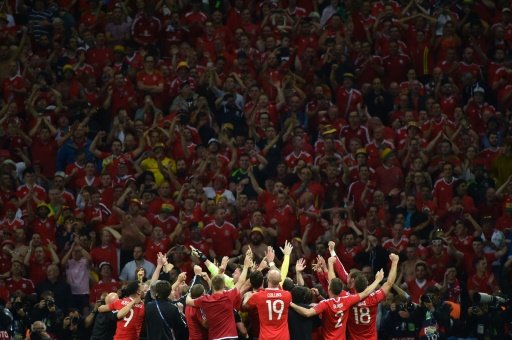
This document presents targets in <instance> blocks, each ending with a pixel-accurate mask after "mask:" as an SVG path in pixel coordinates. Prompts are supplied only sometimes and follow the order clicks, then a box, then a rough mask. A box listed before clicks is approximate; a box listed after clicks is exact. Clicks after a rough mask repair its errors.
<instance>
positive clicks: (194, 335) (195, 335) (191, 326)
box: [185, 306, 208, 340]
mask: <svg viewBox="0 0 512 340" xmlns="http://www.w3.org/2000/svg"><path fill="white" fill-rule="evenodd" d="M185 318H186V319H187V327H188V337H189V339H197V340H204V339H208V329H206V328H204V327H203V324H202V322H203V321H205V320H206V317H205V315H204V313H203V311H202V310H201V309H200V308H197V307H192V306H187V308H186V309H185Z"/></svg>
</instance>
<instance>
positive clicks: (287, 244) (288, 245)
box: [280, 241, 293, 256]
mask: <svg viewBox="0 0 512 340" xmlns="http://www.w3.org/2000/svg"><path fill="white" fill-rule="evenodd" d="M280 249H281V251H282V252H283V254H284V255H288V256H289V255H290V254H291V253H292V250H293V246H292V244H291V243H290V242H288V241H285V243H284V249H283V248H280Z"/></svg>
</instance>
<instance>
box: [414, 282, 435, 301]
mask: <svg viewBox="0 0 512 340" xmlns="http://www.w3.org/2000/svg"><path fill="white" fill-rule="evenodd" d="M435 284H436V283H435V282H434V281H432V280H425V283H424V284H423V285H422V286H421V287H420V286H419V285H418V282H417V281H416V280H411V281H409V282H407V289H408V291H409V295H410V296H411V301H412V302H414V303H420V297H421V296H422V295H423V294H425V292H426V291H427V288H429V287H432V286H434V285H435Z"/></svg>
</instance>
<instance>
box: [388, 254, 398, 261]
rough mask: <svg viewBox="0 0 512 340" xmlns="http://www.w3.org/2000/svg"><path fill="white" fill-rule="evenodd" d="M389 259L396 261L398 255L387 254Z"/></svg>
mask: <svg viewBox="0 0 512 340" xmlns="http://www.w3.org/2000/svg"><path fill="white" fill-rule="evenodd" d="M389 259H390V260H391V262H398V260H400V256H398V255H397V254H393V253H391V254H389Z"/></svg>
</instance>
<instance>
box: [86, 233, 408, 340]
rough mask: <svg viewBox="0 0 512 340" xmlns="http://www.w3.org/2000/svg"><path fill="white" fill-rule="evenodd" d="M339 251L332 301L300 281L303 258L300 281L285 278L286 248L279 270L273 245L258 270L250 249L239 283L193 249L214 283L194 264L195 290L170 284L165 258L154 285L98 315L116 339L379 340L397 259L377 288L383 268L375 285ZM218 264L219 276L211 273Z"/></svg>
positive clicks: (331, 266) (330, 269)
mask: <svg viewBox="0 0 512 340" xmlns="http://www.w3.org/2000/svg"><path fill="white" fill-rule="evenodd" d="M334 248H335V244H334V242H329V252H330V257H329V258H328V261H327V271H326V272H325V279H326V281H327V285H328V291H327V292H325V294H326V295H327V296H328V298H323V297H322V296H321V295H320V294H319V291H318V289H316V288H313V289H309V288H306V287H305V286H304V281H303V279H302V277H301V276H300V272H301V271H302V270H303V269H304V266H305V264H304V262H305V261H304V260H303V259H299V260H298V261H297V264H296V272H297V283H293V282H292V281H291V280H290V278H287V277H286V273H287V271H288V266H289V261H290V253H291V250H292V246H291V244H290V243H288V242H286V245H285V247H284V249H282V250H283V254H284V258H283V261H282V266H281V268H280V269H278V268H277V267H276V264H275V263H274V261H273V260H274V258H275V253H274V250H273V249H272V247H268V250H267V252H266V256H265V258H264V259H263V261H261V263H260V264H255V263H254V262H253V256H252V251H251V249H250V248H249V249H248V250H247V252H246V254H245V257H244V259H243V267H241V270H239V269H237V270H235V271H234V273H233V277H229V276H227V275H225V273H223V270H222V268H223V266H222V264H221V265H220V266H219V267H217V266H216V265H215V264H212V263H211V262H210V261H209V260H208V259H206V257H205V255H204V254H202V253H201V252H200V251H199V250H197V249H195V248H193V249H192V254H193V255H195V256H196V257H198V259H200V260H202V261H204V262H205V266H206V267H207V268H208V269H209V270H210V272H211V273H212V274H213V273H217V274H215V275H213V276H212V277H211V279H210V277H209V276H208V275H207V274H206V273H204V272H202V270H201V269H200V267H199V266H196V268H195V270H194V272H195V274H196V275H195V277H194V278H193V280H192V282H191V283H190V286H187V285H186V284H185V280H186V277H185V275H180V276H178V278H177V279H176V282H175V283H174V284H173V285H172V286H171V284H170V282H168V281H166V280H158V279H157V278H158V275H159V274H160V270H161V269H162V268H165V267H166V266H169V265H170V264H169V263H167V259H166V258H165V256H164V255H162V254H159V258H158V266H157V269H156V273H155V274H154V275H153V278H152V279H151V280H150V282H146V283H142V282H131V283H129V284H128V286H127V287H126V288H125V292H124V295H126V296H125V297H124V298H123V299H118V297H117V294H116V293H110V294H108V295H107V296H106V297H105V304H104V305H102V306H101V307H99V309H98V311H99V312H102V313H101V314H103V313H109V314H110V315H115V317H116V318H117V327H116V330H115V336H114V339H115V340H126V339H139V338H146V336H147V339H187V338H188V339H191V340H192V339H193V340H200V339H209V340H231V339H240V338H248V339H261V340H266V339H268V340H271V339H272V340H275V339H280V340H287V339H294V340H295V339H313V338H316V339H324V340H330V339H333V340H334V339H336V340H338V339H345V338H350V339H365V340H368V339H377V326H376V316H377V308H378V304H379V302H380V301H382V300H383V299H384V298H385V297H386V295H387V294H388V292H389V291H390V290H391V289H392V288H393V284H394V282H395V280H396V277H397V266H398V260H399V256H398V255H395V254H390V255H389V259H390V261H391V264H390V268H389V273H388V276H387V280H386V281H385V282H384V283H383V284H382V286H380V288H378V287H379V285H380V283H381V281H382V280H383V279H384V270H383V269H381V270H380V271H378V272H377V273H376V275H375V280H374V281H373V283H371V284H369V283H368V280H367V278H366V276H365V275H364V274H363V273H362V272H359V271H352V272H350V273H347V272H346V270H345V268H344V266H343V264H342V263H341V261H340V260H339V258H338V257H337V256H336V253H335V251H334ZM171 266H172V265H171ZM212 266H213V267H215V268H216V269H217V270H213V271H212V270H211V268H212ZM264 273H265V274H264ZM148 290H149V291H148ZM146 293H147V294H146ZM142 299H144V301H142ZM313 301H314V302H316V303H312V302H313ZM151 310H153V311H156V312H155V313H151ZM111 311H117V313H116V314H114V313H111ZM244 313H245V314H247V315H248V318H246V319H249V320H250V322H246V323H245V324H247V323H250V324H251V328H252V329H251V331H250V334H249V332H248V330H247V329H246V328H245V326H244V322H242V319H241V318H240V315H242V314H244ZM258 320H259V322H258ZM97 322H98V320H97ZM315 325H316V326H318V327H315ZM143 326H144V327H143ZM95 327H96V325H95ZM143 328H146V330H145V331H144V330H143ZM255 328H259V329H255ZM314 328H316V330H315V331H313V329H314ZM93 333H94V332H93ZM315 336H316V337H315ZM93 338H94V336H93Z"/></svg>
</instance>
